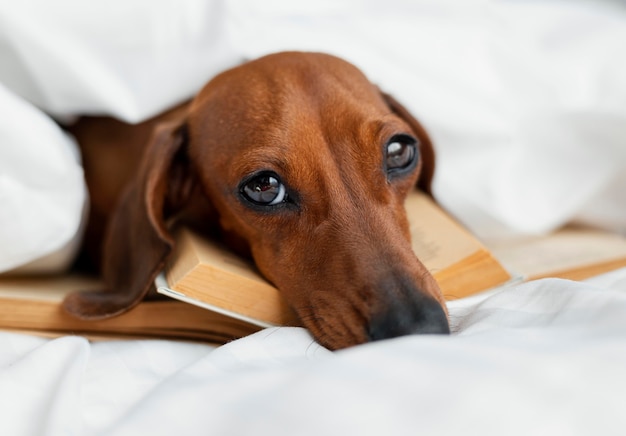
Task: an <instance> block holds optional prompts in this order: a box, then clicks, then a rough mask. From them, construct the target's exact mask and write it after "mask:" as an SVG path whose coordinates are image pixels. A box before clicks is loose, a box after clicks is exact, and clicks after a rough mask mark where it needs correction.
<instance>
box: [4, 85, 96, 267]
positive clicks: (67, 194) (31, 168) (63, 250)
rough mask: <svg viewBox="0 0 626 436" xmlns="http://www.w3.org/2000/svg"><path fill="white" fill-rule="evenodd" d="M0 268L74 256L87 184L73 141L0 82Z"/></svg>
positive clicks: (53, 263) (54, 263)
mask: <svg viewBox="0 0 626 436" xmlns="http://www.w3.org/2000/svg"><path fill="white" fill-rule="evenodd" d="M0 114H2V115H1V116H0V205H1V206H0V272H4V271H7V270H11V269H14V268H16V267H22V271H24V272H26V270H36V271H38V272H49V271H57V270H62V269H64V268H66V267H67V266H68V265H69V264H70V263H71V262H72V260H73V258H74V255H75V254H76V251H77V250H78V244H79V241H80V236H81V226H82V223H83V214H84V212H85V202H86V198H87V190H86V187H85V182H84V178H83V168H82V166H81V163H80V157H79V155H78V150H77V147H76V144H75V142H74V141H73V139H72V138H70V137H69V136H68V135H66V134H65V133H63V131H62V130H61V129H60V128H59V127H58V125H56V124H55V123H54V122H53V121H52V120H51V119H50V118H49V117H47V116H46V115H44V114H43V113H42V112H40V111H38V110H37V109H35V108H34V107H33V106H31V105H30V104H28V103H27V102H25V101H24V100H22V99H21V98H20V97H18V96H16V95H14V94H13V93H12V92H10V91H8V90H7V89H6V88H4V87H3V86H2V84H1V83H0Z"/></svg>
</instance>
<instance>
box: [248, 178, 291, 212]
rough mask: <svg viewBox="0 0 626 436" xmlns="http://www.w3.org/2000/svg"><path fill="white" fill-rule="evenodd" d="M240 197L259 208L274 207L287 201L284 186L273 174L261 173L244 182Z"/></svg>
mask: <svg viewBox="0 0 626 436" xmlns="http://www.w3.org/2000/svg"><path fill="white" fill-rule="evenodd" d="M241 195H242V196H243V197H244V198H245V199H246V200H248V201H249V202H251V203H253V204H255V205H259V206H274V205H277V204H280V203H284V202H286V201H287V190H286V189H285V185H283V184H282V182H281V181H280V179H279V178H278V176H277V175H276V174H273V173H262V174H259V175H257V176H254V177H253V178H252V179H250V180H248V181H246V182H244V184H243V186H242V187H241Z"/></svg>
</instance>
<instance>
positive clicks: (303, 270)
mask: <svg viewBox="0 0 626 436" xmlns="http://www.w3.org/2000/svg"><path fill="white" fill-rule="evenodd" d="M163 119H167V120H169V121H166V122H163ZM157 122H161V125H160V126H158V128H157V129H156V131H155V133H154V134H153V137H152V140H151V141H144V140H143V137H144V136H145V135H146V134H147V132H148V131H149V130H150V129H151V128H152V126H153V125H154V124H155V123H157ZM90 123H91V124H95V125H100V126H102V124H101V123H98V122H94V121H93V120H92V121H91V122H90V121H88V120H87V121H86V122H84V123H79V125H78V126H77V127H76V128H75V129H74V133H75V134H76V135H77V137H78V139H79V142H81V143H82V145H81V147H82V149H83V153H84V159H85V169H86V173H87V180H88V185H89V187H90V192H91V195H92V203H93V204H92V208H93V210H92V216H91V222H90V224H89V225H90V230H89V233H88V238H87V240H88V241H90V240H91V241H93V240H94V239H98V237H99V234H100V233H101V232H102V229H103V225H102V223H104V222H106V221H107V220H108V219H109V218H108V214H109V213H111V218H110V222H109V223H108V228H107V232H106V237H105V238H104V247H103V258H102V274H103V277H104V279H105V281H106V284H107V286H108V288H109V289H108V291H106V292H102V293H96V294H88V293H77V294H73V295H71V296H70V297H69V298H68V299H67V300H66V301H65V309H66V310H67V311H68V312H70V313H71V314H74V315H76V316H78V317H80V318H84V319H98V318H103V317H109V316H113V315H116V314H119V313H122V312H124V311H127V310H129V309H130V308H131V307H133V306H134V305H136V304H137V303H139V302H140V301H141V300H142V299H143V298H144V296H145V295H146V294H147V293H148V292H149V291H150V290H151V289H152V287H153V282H154V279H155V276H156V275H157V274H158V273H159V272H160V270H161V269H162V268H163V265H164V263H165V261H166V259H167V257H168V255H169V253H170V251H171V249H172V246H173V243H174V242H173V240H172V237H171V235H170V229H171V227H172V226H173V225H174V224H175V223H178V224H180V223H183V224H185V225H190V226H194V227H196V228H201V229H204V230H205V231H211V232H213V233H214V236H215V235H216V234H217V233H216V232H215V231H216V229H219V234H220V235H221V237H223V238H224V239H225V240H227V241H228V243H229V244H230V245H231V246H232V247H234V248H236V249H237V250H239V251H240V252H243V253H248V254H250V255H251V256H252V258H253V259H254V261H255V263H256V265H257V267H258V268H259V270H260V271H261V273H262V274H264V275H265V277H266V278H267V279H268V280H270V281H271V282H273V283H274V284H275V285H276V286H277V287H278V289H280V291H281V292H282V293H283V294H284V296H285V298H286V299H287V301H288V302H289V303H290V305H291V306H292V307H293V308H294V309H295V311H296V313H297V314H298V316H299V317H300V319H301V321H302V323H303V324H304V326H306V327H307V328H308V329H309V330H310V331H311V332H312V334H313V336H314V337H315V338H316V339H317V340H318V341H319V342H320V343H321V344H323V345H325V346H327V347H329V348H331V349H338V348H343V347H347V346H350V345H355V344H359V343H363V342H367V341H371V340H378V339H383V338H390V337H395V336H400V335H405V334H411V333H447V332H448V331H449V328H448V321H447V316H446V311H445V302H444V299H443V297H442V294H441V292H440V290H439V288H438V286H437V284H436V282H435V281H434V279H433V278H432V276H431V275H430V274H429V272H428V271H427V270H426V269H425V267H424V266H423V265H422V264H421V263H420V261H419V260H418V259H417V258H416V256H415V254H414V253H413V251H412V249H411V245H410V236H409V226H408V222H407V218H406V214H405V211H404V199H405V197H406V195H407V193H408V191H409V190H410V189H412V188H413V186H415V185H416V184H417V185H418V186H419V188H421V189H423V190H424V191H426V192H430V182H431V178H432V175H433V168H434V154H433V149H432V146H431V143H430V140H429V138H428V136H427V135H426V133H425V131H424V129H423V128H422V127H421V126H420V124H419V123H418V122H417V121H416V120H415V119H414V118H413V117H412V116H411V115H410V114H409V113H408V112H407V111H406V110H405V109H404V108H403V107H402V106H401V105H400V104H398V103H397V102H396V101H395V100H394V99H393V98H391V97H390V96H388V95H384V94H381V92H380V91H379V90H378V88H377V87H376V86H374V85H372V84H371V83H370V82H369V81H368V80H367V79H366V78H365V77H364V75H363V74H362V73H361V72H360V71H359V70H357V69H356V68H355V67H354V66H352V65H351V64H349V63H347V62H345V61H342V60H340V59H338V58H336V57H332V56H329V55H324V54H315V53H296V52H289V53H279V54H275V55H270V56H266V57H264V58H261V59H258V60H256V61H253V62H249V63H247V64H244V65H242V66H239V67H237V68H234V69H232V70H229V71H226V72H224V73H222V74H221V75H219V76H217V77H216V78H214V79H213V80H211V81H210V82H209V83H208V84H207V85H206V86H205V88H204V89H202V91H201V92H200V93H199V94H198V95H197V96H196V98H195V99H194V100H193V101H192V102H191V103H190V104H189V105H188V106H183V107H181V108H177V109H175V110H173V111H171V112H170V113H168V114H166V115H164V116H163V117H160V118H158V119H156V120H153V121H151V122H147V123H144V124H143V125H140V126H138V127H133V128H131V127H129V126H127V127H124V128H122V130H121V131H120V128H121V127H122V126H123V125H122V124H121V123H119V122H115V121H110V122H109V123H110V126H109V127H108V128H107V127H104V128H102V127H101V128H102V129H103V130H102V132H100V133H102V134H103V135H101V136H100V138H101V139H100V142H104V143H106V145H108V146H106V145H105V144H102V143H100V144H98V141H96V142H95V143H94V142H93V141H91V142H90V141H85V140H83V139H85V138H86V137H87V136H88V135H94V134H95V133H94V131H93V125H92V126H90ZM90 127H91V129H90ZM125 130H127V131H125ZM88 132H90V133H88ZM111 132H118V133H111ZM138 132H139V133H138ZM107 136H108V138H107ZM102 138H104V139H102ZM144 143H146V144H147V146H145V147H144ZM138 144H139V145H138ZM143 148H145V151H144V150H143ZM104 149H108V150H106V151H104ZM124 153H126V156H127V157H125V159H126V160H125V161H120V160H119V159H120V158H119V157H118V155H122V154H124ZM103 154H104V155H106V156H105V157H103ZM107 163H109V164H110V165H109V168H110V167H111V166H119V167H120V169H118V171H119V172H118V173H115V172H108V173H107V172H106V171H107V170H102V169H101V171H100V173H99V174H98V173H97V170H98V168H102V167H103V166H104V167H106V164H107ZM133 173H134V175H132V174H133ZM101 184H105V185H107V188H106V189H107V190H104V191H103V189H104V188H103V187H102V186H101ZM125 185H127V186H125ZM123 187H124V193H123V195H122V196H121V198H120V199H119V200H118V198H117V197H118V194H119V191H121V189H122V188H123ZM96 250H97V249H96Z"/></svg>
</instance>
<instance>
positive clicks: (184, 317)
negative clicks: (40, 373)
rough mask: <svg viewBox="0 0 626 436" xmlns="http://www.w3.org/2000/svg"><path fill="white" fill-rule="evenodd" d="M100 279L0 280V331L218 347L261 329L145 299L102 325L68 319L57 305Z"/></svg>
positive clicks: (98, 286) (175, 303) (93, 287)
mask: <svg viewBox="0 0 626 436" xmlns="http://www.w3.org/2000/svg"><path fill="white" fill-rule="evenodd" d="M102 287H103V285H102V283H101V282H100V281H98V280H96V279H93V278H88V277H84V276H77V275H65V276H55V277H45V276H42V277H37V278H32V277H28V278H27V277H21V278H18V277H2V278H0V329H3V330H13V331H18V332H27V333H33V334H37V335H43V336H59V335H63V334H79V335H84V336H87V337H89V338H91V339H100V338H101V339H112V338H172V339H185V340H196V341H204V342H211V343H217V344H221V343H224V342H227V341H230V340H233V339H236V338H240V337H242V336H245V335H248V334H250V333H253V332H255V331H258V330H260V327H258V326H255V325H253V324H249V323H244V322H240V321H238V320H237V319H234V318H232V317H229V316H224V315H222V314H220V313H216V312H212V311H208V310H204V309H201V308H199V307H196V306H192V305H190V304H185V303H181V302H180V301H174V300H172V299H169V298H167V299H163V301H144V302H143V303H141V304H140V305H138V306H137V307H136V308H134V309H133V310H131V311H130V312H127V313H125V314H122V315H120V316H117V317H115V318H111V319H107V320H103V321H81V320H78V319H76V318H73V317H71V316H69V315H67V314H66V313H65V312H64V311H63V309H62V307H61V303H62V301H63V298H64V297H65V295H67V294H68V293H70V292H73V291H76V290H98V289H102Z"/></svg>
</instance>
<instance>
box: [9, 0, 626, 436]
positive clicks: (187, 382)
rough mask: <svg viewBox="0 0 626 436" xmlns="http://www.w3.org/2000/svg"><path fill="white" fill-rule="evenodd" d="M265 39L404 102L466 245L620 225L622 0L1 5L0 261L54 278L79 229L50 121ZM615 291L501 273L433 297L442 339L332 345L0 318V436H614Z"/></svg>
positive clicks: (625, 135)
mask: <svg viewBox="0 0 626 436" xmlns="http://www.w3.org/2000/svg"><path fill="white" fill-rule="evenodd" d="M357 11H358V12H357ZM284 49H301V50H322V51H326V52H330V53H334V54H337V55H340V56H343V57H345V58H346V59H348V60H350V61H352V62H354V63H355V64H357V65H358V66H359V67H361V68H362V69H363V70H364V71H365V72H366V74H368V75H369V77H370V78H371V79H372V80H373V81H374V82H376V83H378V84H379V85H380V86H381V88H382V89H384V90H385V91H388V92H390V93H392V94H394V95H395V96H396V97H397V98H398V99H399V100H401V101H402V102H403V103H404V104H405V105H406V106H407V107H408V108H409V109H410V110H411V112H413V113H414V114H415V115H416V116H417V117H418V118H419V119H420V120H421V121H422V122H423V124H424V125H425V126H426V127H427V129H428V130H429V132H430V133H431V135H432V136H433V139H434V142H435V143H436V146H437V150H438V167H437V175H436V179H435V193H436V195H437V198H438V199H439V201H440V202H441V203H442V204H443V205H444V206H446V207H447V208H448V209H449V210H450V211H451V212H452V213H453V214H454V215H455V216H457V217H458V218H460V219H461V220H462V221H463V223H464V224H465V225H467V226H468V227H469V228H471V229H472V230H473V231H474V232H475V233H476V234H478V235H479V236H480V237H482V238H484V239H490V238H494V239H496V238H504V237H508V236H512V235H519V234H525V233H533V234H534V233H542V232H547V231H550V230H551V229H554V228H556V227H558V226H560V225H562V224H564V223H566V222H570V221H582V222H585V223H588V224H592V225H596V226H600V227H603V228H607V229H611V230H614V231H624V229H625V223H626V189H624V187H626V179H625V177H626V130H625V129H626V115H625V114H626V57H624V56H623V53H625V52H626V10H625V9H624V8H623V6H622V5H621V4H620V3H619V2H613V1H578V2H563V1H545V2H534V1H516V2H511V1H493V2H486V1H482V0H470V1H448V2H437V1H425V0H422V1H401V0H388V1H385V2H381V3H378V2H368V3H367V7H364V6H363V3H362V2H356V1H327V2H324V1H322V2H315V3H307V4H306V5H302V4H298V5H295V4H294V3H293V2H289V1H287V0H284V1H281V0H268V1H264V2H261V3H259V2H254V1H251V0H234V1H217V0H215V1H200V0H198V1H195V0H187V1H178V0H176V1H174V0H159V1H150V0H124V1H119V2H106V3H101V4H98V5H95V4H92V3H85V2H82V1H80V0H58V1H55V2H47V1H45V0H28V1H21V2H8V1H7V2H0V60H1V61H0V110H1V111H2V113H3V116H2V117H0V170H1V171H2V172H0V198H1V199H2V201H3V209H2V210H1V211H0V272H1V271H5V270H8V269H12V268H15V267H17V266H19V265H22V266H23V265H28V264H30V265H31V266H32V262H35V263H36V261H38V260H41V259H42V258H45V257H48V256H50V255H55V254H57V255H58V257H56V258H55V259H54V261H53V262H52V263H47V264H46V265H47V266H45V267H41V266H36V268H42V269H44V270H45V269H47V270H49V269H56V270H62V269H63V268H65V267H66V265H67V264H68V263H69V262H71V259H72V256H73V255H74V253H75V247H76V244H77V243H78V241H79V240H80V228H81V219H82V216H83V214H84V211H85V208H86V207H88V201H87V199H86V197H85V189H84V185H83V184H82V182H81V177H82V174H81V172H82V170H81V168H80V165H79V160H78V156H77V155H76V152H75V151H76V150H75V146H74V144H73V142H72V139H71V138H69V137H67V136H66V135H64V134H63V133H62V132H61V131H60V130H59V129H58V127H56V125H55V124H54V123H53V121H52V118H51V117H55V118H57V119H62V120H64V121H69V120H71V119H72V118H73V117H75V116H77V115H79V114H81V113H105V114H110V115H115V116H117V117H119V118H122V119H125V120H127V121H132V122H135V121H139V120H141V119H145V118H146V117H148V116H150V115H152V114H154V113H156V112H158V111H160V110H162V109H163V108H165V107H167V106H169V105H171V104H174V103H176V102H179V101H181V100H183V99H186V98H188V97H190V96H191V95H192V94H193V93H194V92H195V91H196V90H197V89H198V88H199V87H200V86H201V85H202V84H203V83H204V82H205V81H206V80H207V79H209V78H210V77H211V76H212V75H214V74H216V73H217V72H219V71H221V70H222V69H224V68H226V67H228V66H231V65H235V64H237V63H238V62H241V61H243V60H244V59H248V58H253V57H257V56H260V55H263V54H265V53H269V52H272V51H277V50H284ZM9 115H10V116H9ZM42 163H50V165H42ZM53 163H54V165H53ZM32 168H37V171H38V172H37V174H33V173H32V171H30V172H29V169H32ZM31 181H32V183H31ZM42 181H43V182H42ZM26 193H28V195H26ZM33 199H37V201H34V200H33ZM7 205H11V207H5V206H7ZM16 235H20V238H21V239H20V241H21V242H19V241H17V242H16V241H14V240H12V239H11V237H14V236H16ZM29 247H34V248H36V249H34V250H30V249H29ZM625 295H626V269H622V270H618V271H615V272H613V273H609V274H607V275H604V276H601V277H597V278H594V279H592V280H589V281H586V282H570V281H566V280H556V279H547V280H541V281H533V282H529V283H524V284H518V285H514V286H508V287H505V288H502V289H499V290H496V291H494V292H491V293H489V294H486V295H481V296H477V297H473V298H469V299H463V300H459V301H455V302H451V303H450V305H449V309H450V316H451V322H452V326H453V328H454V333H453V335H451V336H450V337H429V336H411V337H404V338H399V339H394V340H389V341H383V342H379V343H374V344H368V345H363V346H359V347H354V348H352V349H349V350H345V351H340V352H336V353H331V352H329V351H327V350H325V349H323V348H321V347H320V346H319V345H317V344H316V343H315V342H314V341H313V340H312V339H311V337H310V336H309V335H308V333H307V332H306V331H304V330H302V329H297V328H278V329H267V330H263V331H261V332H259V333H258V334H256V335H253V336H250V337H247V338H244V339H241V340H238V341H235V342H232V343H230V344H227V345H225V346H222V347H213V346H209V345H206V344H195V343H181V342H173V341H113V342H96V343H90V342H88V341H87V340H85V339H83V338H79V337H63V338H59V339H54V340H50V339H42V338H37V337H34V336H28V335H21V334H15V333H8V332H0V435H11V436H22V435H53V436H54V435H73V434H75V435H100V434H107V435H138V434H152V435H159V434H163V435H171V434H184V435H195V434H197V435H201V434H217V435H228V434H250V433H255V434H272V435H276V436H278V435H283V434H284V435H293V434H303V435H306V434H311V435H313V434H315V435H318V434H398V435H403V434H411V435H413V434H466V435H471V434H476V435H481V436H482V435H490V434H493V435H503V434H506V435H516V434H520V435H522V434H523V435H527V434H549V435H578V434H580V435H596V434H603V435H611V434H623V433H624V429H625V428H626V418H625V416H626V415H624V413H623V409H624V404H625V403H624V400H623V398H624V396H623V392H624V391H625V390H626V382H625V380H626V378H625V377H624V375H623V373H624V368H626V347H625V346H624V344H625V343H626V316H625V314H626V297H625Z"/></svg>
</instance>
